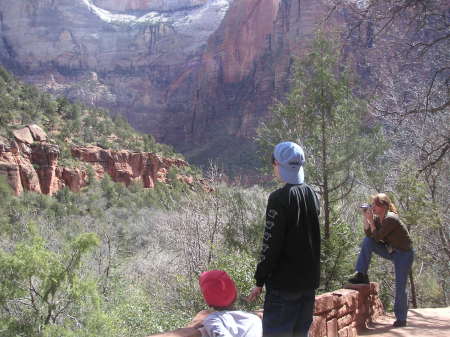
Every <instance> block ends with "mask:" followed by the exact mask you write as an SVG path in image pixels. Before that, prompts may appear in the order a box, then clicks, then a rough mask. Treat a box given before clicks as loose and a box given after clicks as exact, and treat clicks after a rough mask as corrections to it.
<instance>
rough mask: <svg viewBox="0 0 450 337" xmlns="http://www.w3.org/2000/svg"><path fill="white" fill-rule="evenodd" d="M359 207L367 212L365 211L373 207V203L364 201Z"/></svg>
mask: <svg viewBox="0 0 450 337" xmlns="http://www.w3.org/2000/svg"><path fill="white" fill-rule="evenodd" d="M359 208H362V210H363V211H364V212H365V211H367V210H368V209H369V208H372V205H371V204H368V203H364V204H362V205H361V206H359Z"/></svg>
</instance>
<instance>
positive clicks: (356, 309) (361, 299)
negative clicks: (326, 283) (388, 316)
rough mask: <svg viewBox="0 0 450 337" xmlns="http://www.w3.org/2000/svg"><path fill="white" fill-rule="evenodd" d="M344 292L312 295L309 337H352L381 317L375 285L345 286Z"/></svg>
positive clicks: (377, 289)
mask: <svg viewBox="0 0 450 337" xmlns="http://www.w3.org/2000/svg"><path fill="white" fill-rule="evenodd" d="M345 287H346V289H339V290H336V291H333V292H330V293H325V294H322V295H318V296H316V303H315V307H314V321H313V324H312V326H311V329H310V337H353V336H357V332H358V331H360V330H361V329H362V328H364V327H365V326H366V324H367V323H369V322H371V321H374V320H376V319H377V318H378V317H379V316H381V315H383V313H384V309H383V304H382V303H381V300H380V298H379V296H378V294H379V289H380V287H379V285H378V283H373V282H372V283H370V284H369V285H365V284H348V285H346V286H345Z"/></svg>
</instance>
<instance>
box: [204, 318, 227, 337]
mask: <svg viewBox="0 0 450 337" xmlns="http://www.w3.org/2000/svg"><path fill="white" fill-rule="evenodd" d="M201 332H202V336H203V337H233V336H232V335H231V334H230V332H229V331H228V329H227V328H226V327H225V325H224V323H223V321H222V319H221V318H220V317H218V316H216V315H209V316H208V317H207V318H206V319H205V320H204V321H203V328H202V329H201Z"/></svg>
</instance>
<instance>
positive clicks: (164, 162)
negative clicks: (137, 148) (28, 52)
mask: <svg viewBox="0 0 450 337" xmlns="http://www.w3.org/2000/svg"><path fill="white" fill-rule="evenodd" d="M13 133H14V135H15V140H12V141H10V140H8V139H6V138H4V137H0V175H3V176H6V178H7V181H8V182H9V184H10V186H11V187H12V189H13V190H14V193H15V194H16V195H19V194H21V193H22V192H23V191H24V190H28V191H33V192H38V193H44V194H49V195H52V194H54V193H56V192H57V191H59V190H60V189H61V188H63V187H65V186H67V187H68V188H70V190H72V191H75V192H78V191H80V189H81V188H82V187H83V186H86V185H87V184H88V180H89V177H88V170H87V168H86V167H84V168H70V167H64V166H59V165H58V158H59V154H60V151H59V148H58V146H57V145H54V144H51V143H48V142H46V141H45V140H46V138H47V137H46V134H45V132H44V131H43V130H42V129H41V128H40V127H39V126H37V125H30V126H28V127H26V128H23V129H19V130H16V131H15V132H13ZM28 133H29V134H30V135H33V138H32V139H31V141H29V139H28V138H27V137H28ZM23 135H27V137H24V136H23ZM24 138H25V140H26V141H24V140H23V139H24ZM72 155H73V156H74V157H75V158H76V159H78V160H80V162H84V163H86V164H87V165H86V166H92V168H93V170H94V172H95V178H97V179H101V178H103V177H104V175H105V174H109V175H110V176H111V178H112V180H113V181H115V182H122V183H125V184H126V185H129V184H130V183H132V182H136V183H141V184H142V185H143V186H144V187H146V188H153V187H154V186H155V183H156V182H163V183H167V182H168V172H169V169H170V168H171V167H184V166H187V165H188V164H187V163H186V162H185V161H184V160H181V159H174V158H163V157H160V156H158V155H156V154H153V153H149V152H131V151H127V150H120V151H112V150H104V149H102V148H99V147H97V146H87V147H73V148H72ZM176 179H179V180H181V181H183V182H185V183H187V184H192V183H193V178H192V177H187V176H181V175H179V176H177V177H176Z"/></svg>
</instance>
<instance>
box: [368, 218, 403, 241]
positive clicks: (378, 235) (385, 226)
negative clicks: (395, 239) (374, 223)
mask: <svg viewBox="0 0 450 337" xmlns="http://www.w3.org/2000/svg"><path fill="white" fill-rule="evenodd" d="M398 226H400V223H399V222H398V221H397V220H396V219H394V218H390V217H387V218H385V219H384V220H383V222H382V224H381V226H380V227H379V228H377V229H376V230H375V231H374V232H373V233H372V237H373V238H374V239H375V240H377V241H384V239H385V238H386V236H388V235H389V233H391V232H392V231H393V230H395V229H396V228H397V227H398Z"/></svg>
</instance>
